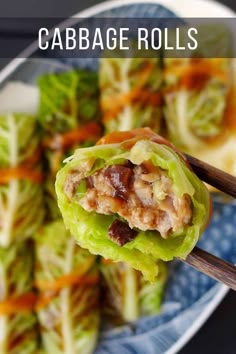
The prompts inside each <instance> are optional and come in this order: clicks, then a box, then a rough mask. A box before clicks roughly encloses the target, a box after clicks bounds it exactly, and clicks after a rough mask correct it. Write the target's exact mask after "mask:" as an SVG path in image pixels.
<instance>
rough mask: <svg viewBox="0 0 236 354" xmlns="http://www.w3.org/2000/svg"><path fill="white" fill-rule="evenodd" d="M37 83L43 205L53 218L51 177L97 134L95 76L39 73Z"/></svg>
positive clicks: (55, 210)
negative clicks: (43, 170) (44, 172)
mask: <svg viewBox="0 0 236 354" xmlns="http://www.w3.org/2000/svg"><path fill="white" fill-rule="evenodd" d="M38 86H39V97H40V102H39V114H38V116H39V122H40V124H41V126H42V128H43V132H44V139H43V146H44V152H45V155H46V160H47V164H48V168H47V170H48V174H47V180H46V183H45V191H46V204H47V208H48V219H49V220H54V219H57V218H58V217H59V216H60V213H59V210H58V207H57V204H56V196H55V188H54V183H55V176H56V173H57V171H58V170H59V168H60V167H61V164H62V161H63V159H65V157H67V156H69V155H70V154H71V153H72V151H73V150H74V149H75V148H78V147H79V146H89V145H93V144H94V143H95V142H96V140H97V139H98V138H99V136H100V134H101V129H100V126H99V123H98V120H99V118H100V113H99V92H98V77H97V74H96V73H95V72H90V71H84V70H67V71H64V72H56V73H49V74H44V75H41V76H40V77H39V78H38Z"/></svg>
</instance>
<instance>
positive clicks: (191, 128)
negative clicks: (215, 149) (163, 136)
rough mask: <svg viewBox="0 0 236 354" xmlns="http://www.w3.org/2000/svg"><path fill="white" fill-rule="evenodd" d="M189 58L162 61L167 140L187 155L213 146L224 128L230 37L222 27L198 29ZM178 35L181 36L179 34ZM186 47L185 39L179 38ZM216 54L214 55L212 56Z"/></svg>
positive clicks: (230, 66)
mask: <svg viewBox="0 0 236 354" xmlns="http://www.w3.org/2000/svg"><path fill="white" fill-rule="evenodd" d="M197 29H198V38H199V43H198V48H197V49H196V51H195V52H193V53H192V54H191V53H189V58H181V57H179V55H180V54H179V53H178V52H176V58H175V57H174V54H173V58H164V78H163V81H164V85H163V96H164V116H165V120H166V124H167V129H168V136H169V138H170V140H171V141H172V142H173V143H174V144H176V146H178V147H180V148H181V149H184V150H186V151H189V152H194V151H198V149H199V148H204V147H206V146H209V144H214V143H215V140H216V139H218V138H219V137H220V136H221V135H222V133H224V131H225V128H226V120H225V109H226V104H227V98H228V94H229V90H230V86H231V77H232V60H231V59H230V51H231V47H232V44H231V36H230V33H229V31H228V30H227V28H226V27H224V26H214V25H213V24H209V25H199V26H197ZM180 33H181V32H180ZM180 41H181V43H180V44H181V45H183V44H185V43H184V41H185V38H184V36H182V37H180ZM214 53H215V55H214Z"/></svg>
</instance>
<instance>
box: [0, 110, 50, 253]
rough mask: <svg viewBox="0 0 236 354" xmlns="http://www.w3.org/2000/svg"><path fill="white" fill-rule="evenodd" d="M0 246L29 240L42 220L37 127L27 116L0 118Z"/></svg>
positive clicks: (2, 116) (30, 116) (34, 120)
mask: <svg viewBox="0 0 236 354" xmlns="http://www.w3.org/2000/svg"><path fill="white" fill-rule="evenodd" d="M0 137H1V138H0V246H1V247H8V246H9V245H10V244H12V243H13V242H15V241H22V240H23V239H25V238H27V237H30V236H31V235H32V234H33V233H34V232H35V231H36V230H37V229H38V227H39V226H40V225H41V223H42V220H43V218H44V203H43V187H42V185H43V175H42V168H41V167H42V166H41V148H40V134H39V127H38V126H37V123H36V118H35V117H34V116H32V115H28V114H5V115H0Z"/></svg>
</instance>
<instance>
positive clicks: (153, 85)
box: [99, 53, 162, 133]
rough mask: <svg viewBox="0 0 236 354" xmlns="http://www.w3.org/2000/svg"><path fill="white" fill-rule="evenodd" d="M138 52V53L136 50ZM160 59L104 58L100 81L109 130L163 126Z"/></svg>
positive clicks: (101, 60)
mask: <svg viewBox="0 0 236 354" xmlns="http://www.w3.org/2000/svg"><path fill="white" fill-rule="evenodd" d="M134 55H135V53H134ZM161 83H162V73H161V66H160V59H159V58H154V57H153V58H113V57H111V58H102V59H100V71H99V84H100V90H101V109H102V113H103V123H104V126H105V130H106V132H107V133H110V132H112V131H116V130H122V131H123V130H130V129H134V128H139V127H145V126H149V127H150V128H152V129H153V130H154V131H156V132H159V130H160V125H161V94H160V90H161Z"/></svg>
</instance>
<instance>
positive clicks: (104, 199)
mask: <svg viewBox="0 0 236 354" xmlns="http://www.w3.org/2000/svg"><path fill="white" fill-rule="evenodd" d="M56 192H57V196H58V203H59V207H60V210H61V213H62V216H63V218H64V222H65V225H66V227H67V228H68V229H69V230H70V232H71V234H72V235H74V237H75V238H76V241H77V242H78V243H79V245H80V246H81V247H83V248H87V249H88V250H89V251H90V252H91V253H93V254H99V255H101V256H103V257H104V258H106V259H111V260H113V261H115V262H118V261H123V262H127V263H128V264H129V265H130V266H131V267H133V268H135V269H137V270H140V271H141V272H142V273H143V274H144V276H145V278H146V279H147V280H150V281H154V280H155V278H156V276H157V274H158V265H157V260H158V259H161V260H164V261H170V260H172V259H173V258H175V257H180V258H185V257H186V256H187V255H188V254H189V253H190V252H191V250H192V249H193V247H194V246H195V244H196V243H197V241H198V239H199V237H200V235H201V233H202V232H203V230H204V228H205V227H206V224H207V223H208V221H209V215H210V197H209V192H208V190H207V188H206V187H205V185H204V184H203V182H202V181H201V180H199V178H198V177H197V176H196V175H195V174H194V173H193V172H192V171H191V169H190V168H189V167H188V166H187V164H186V161H185V160H184V158H183V156H182V155H181V154H179V153H177V151H176V150H175V148H174V147H173V146H172V145H171V144H170V143H168V142H167V141H166V140H165V139H164V138H162V137H160V136H158V135H156V134H154V133H153V132H152V131H151V130H150V129H148V128H140V129H135V130H133V131H128V132H114V133H111V134H108V135H107V136H105V137H103V138H102V139H101V140H100V141H99V142H98V145H97V146H95V147H90V148H84V149H78V150H76V152H75V153H74V155H73V156H72V157H70V158H68V160H67V164H66V165H65V167H63V168H62V169H61V170H60V171H59V173H58V174H57V180H56Z"/></svg>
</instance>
